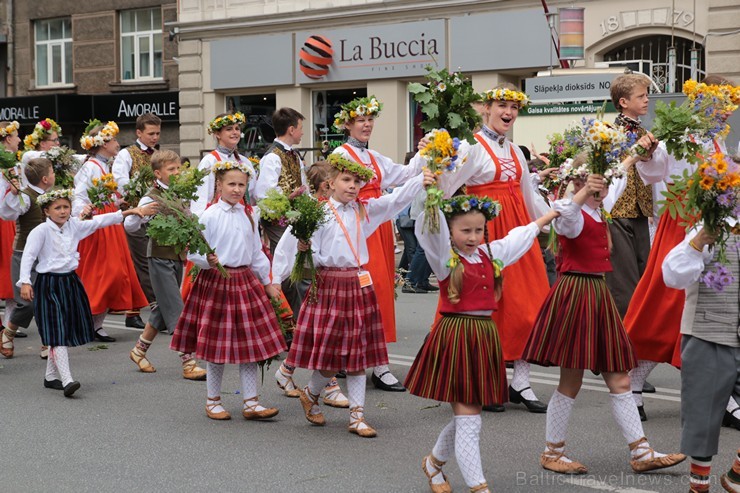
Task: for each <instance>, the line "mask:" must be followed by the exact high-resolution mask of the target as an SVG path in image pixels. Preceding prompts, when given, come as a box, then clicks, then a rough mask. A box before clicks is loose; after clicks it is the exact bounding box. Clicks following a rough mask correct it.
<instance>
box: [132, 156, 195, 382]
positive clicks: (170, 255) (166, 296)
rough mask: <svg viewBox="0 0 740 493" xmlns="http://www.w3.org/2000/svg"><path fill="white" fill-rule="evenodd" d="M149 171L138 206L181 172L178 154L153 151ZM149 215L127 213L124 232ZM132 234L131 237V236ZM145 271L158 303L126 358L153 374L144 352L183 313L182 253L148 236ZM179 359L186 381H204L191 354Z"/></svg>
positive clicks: (170, 331) (139, 226)
mask: <svg viewBox="0 0 740 493" xmlns="http://www.w3.org/2000/svg"><path fill="white" fill-rule="evenodd" d="M151 166H152V171H153V172H154V177H155V179H156V181H155V183H154V186H153V187H152V189H151V190H150V191H149V192H148V193H147V194H146V195H145V196H144V197H142V198H141V200H140V201H139V207H142V206H144V205H146V204H150V203H152V202H154V201H155V198H156V197H158V196H161V193H162V190H166V189H167V187H168V186H169V184H170V177H171V176H173V175H177V174H178V173H180V156H178V155H177V153H175V152H174V151H169V150H164V151H156V152H155V153H154V154H152V157H151ZM150 220H151V217H138V216H129V217H127V218H126V221H125V222H124V224H123V227H124V228H125V229H126V232H127V233H129V232H134V233H135V232H136V231H137V230H139V229H143V228H142V226H143V225H145V224H146V223H148V222H149V221H150ZM133 237H134V236H130V238H133ZM146 256H147V261H148V263H149V268H148V271H149V273H150V278H151V282H152V288H153V289H154V295H155V296H156V299H157V303H156V304H155V305H154V307H153V308H152V313H151V315H150V317H149V321H148V322H147V323H146V326H145V327H144V332H143V333H142V334H141V335H140V336H139V340H138V341H136V346H134V348H133V349H132V350H131V353H130V354H129V357H130V358H131V361H133V362H134V363H136V365H137V366H138V367H139V370H140V371H141V372H143V373H154V372H155V371H157V370H156V369H155V368H154V366H152V364H151V363H150V362H149V359H147V357H146V352H147V350H148V349H149V346H151V344H152V342H153V341H154V338H155V337H157V333H158V332H159V331H166V332H167V333H168V334H173V333H174V332H175V326H176V325H177V320H178V319H179V318H180V315H181V314H182V310H183V307H184V304H183V301H182V296H180V284H181V283H182V278H183V264H184V262H185V258H186V255H185V253H180V254H178V253H177V252H176V251H175V248H174V247H164V246H161V245H158V244H157V242H156V241H154V240H153V239H151V238H148V239H147V248H146ZM179 356H180V360H181V361H182V376H183V378H185V379H186V380H205V379H206V370H204V369H203V368H200V367H199V366H198V365H197V363H196V361H195V359H193V356H192V354H190V353H182V352H181V353H179Z"/></svg>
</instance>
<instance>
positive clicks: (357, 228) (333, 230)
mask: <svg viewBox="0 0 740 493" xmlns="http://www.w3.org/2000/svg"><path fill="white" fill-rule="evenodd" d="M330 162H331V163H332V170H331V178H330V180H329V187H330V188H331V190H332V196H331V198H330V199H329V200H328V201H327V202H326V205H325V207H326V212H327V214H328V215H329V220H328V221H327V222H326V223H324V224H323V225H321V226H320V227H319V229H318V231H316V233H315V234H314V235H313V237H312V239H311V242H310V245H311V248H312V250H313V259H314V263H315V265H316V267H317V269H318V272H317V275H316V277H317V280H318V284H317V290H318V293H317V300H316V302H315V303H308V301H306V302H304V304H303V307H302V308H301V312H300V314H299V315H298V324H297V327H296V330H295V333H294V336H293V344H292V346H291V347H290V352H289V353H288V358H287V359H286V361H285V362H286V364H288V365H290V366H294V367H299V368H306V369H309V370H313V374H312V376H311V380H310V381H309V383H308V385H307V386H306V387H304V389H303V391H302V392H301V394H300V400H301V405H302V406H303V410H304V412H305V414H306V419H307V420H308V421H309V422H310V423H312V424H314V425H320V426H321V425H324V424H325V420H324V415H323V414H322V412H321V409H320V408H319V401H318V399H319V394H320V393H321V390H322V389H323V388H324V386H325V385H326V383H327V382H328V381H329V379H330V378H331V377H332V376H333V375H334V374H336V372H337V371H339V370H345V371H346V373H347V388H348V393H349V405H350V421H349V432H350V433H354V434H357V435H359V436H361V437H374V436H376V431H375V430H374V429H373V428H372V427H370V425H368V424H367V422H366V421H365V416H364V406H365V386H366V377H365V370H366V369H368V368H374V367H377V366H380V365H387V364H388V352H387V349H386V342H385V340H384V338H383V326H382V324H381V315H380V312H379V310H378V305H379V304H378V301H377V298H376V296H375V283H376V280H375V278H374V277H373V276H372V274H371V273H370V272H368V271H367V270H364V266H366V265H367V263H368V258H369V250H368V241H367V238H368V237H370V236H371V235H372V234H373V233H374V232H375V230H377V229H378V228H379V227H380V225H381V224H384V223H386V222H387V221H389V220H391V219H392V218H393V217H395V215H396V214H398V213H399V212H400V211H401V210H403V208H404V207H406V206H407V205H409V204H410V203H411V200H412V199H413V197H414V196H415V195H416V194H417V193H418V192H420V191H421V189H422V185H430V184H431V183H433V182H434V175H433V174H432V173H431V172H430V171H428V170H427V171H424V173H423V175H420V176H418V177H415V178H413V179H411V180H409V181H408V183H407V184H406V185H405V186H402V187H399V188H396V189H395V190H394V191H393V193H391V194H388V195H383V196H382V197H378V198H371V199H369V200H368V201H367V203H366V204H365V203H363V202H361V201H360V200H359V199H360V197H361V189H362V187H363V185H365V183H366V182H367V181H369V180H371V179H374V178H375V175H374V173H373V172H372V171H371V170H369V169H368V168H367V167H365V166H363V165H361V164H358V163H356V162H355V161H350V160H348V159H344V158H341V157H338V158H333V159H330ZM299 243H300V244H299ZM298 248H308V245H306V244H303V243H302V242H299V241H298V240H297V239H296V238H295V237H294V236H293V235H290V234H286V235H284V236H283V238H282V239H281V240H280V243H279V244H278V248H277V251H276V254H275V262H274V264H273V282H275V283H279V282H281V281H282V280H283V279H286V278H287V277H288V276H289V273H290V271H291V269H292V267H293V263H294V262H295V253H296V251H297V249H298Z"/></svg>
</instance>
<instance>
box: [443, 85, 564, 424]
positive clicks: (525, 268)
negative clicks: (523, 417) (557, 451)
mask: <svg viewBox="0 0 740 493" xmlns="http://www.w3.org/2000/svg"><path fill="white" fill-rule="evenodd" d="M483 98H484V101H483V103H484V104H483V123H484V125H483V127H482V128H481V129H480V131H479V132H478V133H476V134H475V140H476V143H475V144H476V145H473V146H471V147H470V148H469V149H468V150H467V154H466V151H465V150H464V149H461V150H459V151H458V154H460V155H461V156H465V157H466V158H467V160H466V161H465V165H464V166H462V167H461V168H460V169H459V170H457V171H456V172H455V173H445V174H443V175H442V177H441V179H440V182H441V186H440V188H442V189H443V190H444V191H445V192H446V193H447V194H448V195H450V194H452V193H454V192H455V190H457V189H458V188H460V187H461V186H463V185H466V186H467V189H466V190H467V193H470V194H475V195H480V196H486V197H489V198H491V199H493V200H496V201H497V202H499V203H500V204H501V210H502V212H501V215H500V216H499V217H498V219H497V220H496V221H491V222H490V223H488V226H487V227H488V234H489V235H490V237H491V239H494V240H497V239H500V238H503V237H504V236H506V234H507V233H508V232H509V231H510V230H511V229H513V228H515V227H517V226H524V225H525V224H529V223H530V222H531V221H533V220H534V219H536V218H538V217H540V216H541V215H543V214H545V213H546V212H547V211H548V210H549V206H548V205H547V203H546V202H545V201H544V199H543V198H542V196H541V195H540V194H539V193H538V191H537V190H536V187H534V186H533V183H532V181H531V179H530V173H529V169H528V167H527V161H526V159H525V158H524V154H522V151H521V150H520V149H519V147H518V146H516V145H514V144H513V143H512V142H511V141H509V139H508V138H507V137H506V133H507V132H509V131H510V130H511V129H512V128H513V126H514V122H515V121H516V118H517V116H518V115H519V110H520V109H521V108H522V107H523V106H525V105H526V104H527V103H528V101H529V100H528V98H527V95H526V94H524V93H523V92H520V91H518V90H517V89H516V88H515V87H514V86H513V85H511V84H503V85H501V86H498V87H496V88H494V89H491V90H489V91H486V92H485V93H484V94H483ZM459 159H464V157H461V158H459ZM531 247H532V248H531V249H530V251H528V252H527V253H526V254H525V255H524V257H522V259H521V260H520V261H519V262H517V263H516V264H514V265H513V266H511V268H509V272H508V276H507V278H508V281H507V283H506V293H504V295H503V296H502V298H501V301H500V303H499V304H498V309H497V310H496V311H495V312H493V313H492V317H493V319H494V321H495V322H496V326H497V327H498V330H499V335H500V336H501V346H502V348H503V351H504V359H505V360H506V361H513V362H514V376H513V378H512V380H511V384H510V387H509V397H510V400H511V402H514V403H523V404H524V405H526V407H527V409H528V410H529V411H530V412H533V413H544V412H545V411H546V410H547V406H546V405H545V404H543V403H542V402H540V401H539V400H537V397H536V395H535V394H534V392H533V391H532V389H531V388H530V385H529V364H528V363H527V362H526V361H524V360H523V359H522V352H523V351H524V345H525V344H526V343H527V338H528V337H529V333H530V332H531V331H532V325H533V323H534V319H535V316H536V315H537V310H539V308H540V306H541V305H542V301H543V300H544V299H545V296H546V295H547V290H548V287H549V283H548V281H547V272H546V269H545V263H544V261H543V260H542V254H541V252H540V249H539V245H538V242H535V241H533V242H532V245H531ZM485 409H486V410H487V411H498V412H500V411H504V407H503V406H493V407H488V406H486V408H485Z"/></svg>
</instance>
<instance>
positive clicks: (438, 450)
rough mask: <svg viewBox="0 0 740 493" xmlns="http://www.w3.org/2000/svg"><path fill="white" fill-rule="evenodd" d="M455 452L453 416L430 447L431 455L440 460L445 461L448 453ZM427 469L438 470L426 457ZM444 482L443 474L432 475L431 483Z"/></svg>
mask: <svg viewBox="0 0 740 493" xmlns="http://www.w3.org/2000/svg"><path fill="white" fill-rule="evenodd" d="M454 452H455V418H454V417H453V418H452V421H450V422H449V423H447V426H445V427H444V428H443V429H442V432H441V433H440V434H439V436H438V437H437V443H435V444H434V448H433V449H432V455H433V456H434V458H435V459H437V460H438V461H440V462H447V461H448V460H449V458H450V455H452V454H453V453H454ZM426 466H427V471H430V472H434V471H436V470H438V469H439V468H438V467H437V466H436V465H435V464H434V462H432V461H431V460H429V459H427V464H426ZM444 482H445V478H444V476H442V475H441V474H437V475H436V476H434V477H432V483H433V484H442V483H444Z"/></svg>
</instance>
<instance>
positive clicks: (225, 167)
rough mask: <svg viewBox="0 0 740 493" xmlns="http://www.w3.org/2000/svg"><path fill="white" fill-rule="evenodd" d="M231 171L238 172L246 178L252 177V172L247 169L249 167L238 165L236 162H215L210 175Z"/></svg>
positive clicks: (242, 164)
mask: <svg viewBox="0 0 740 493" xmlns="http://www.w3.org/2000/svg"><path fill="white" fill-rule="evenodd" d="M231 170H239V171H241V172H242V173H244V174H245V175H247V176H248V177H250V178H251V177H252V170H251V169H249V167H248V166H247V165H246V164H244V163H239V162H236V161H216V163H215V164H214V165H213V166H211V173H217V172H219V171H231Z"/></svg>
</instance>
